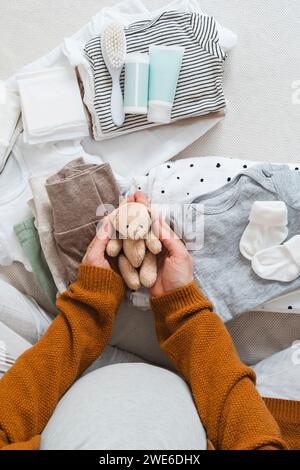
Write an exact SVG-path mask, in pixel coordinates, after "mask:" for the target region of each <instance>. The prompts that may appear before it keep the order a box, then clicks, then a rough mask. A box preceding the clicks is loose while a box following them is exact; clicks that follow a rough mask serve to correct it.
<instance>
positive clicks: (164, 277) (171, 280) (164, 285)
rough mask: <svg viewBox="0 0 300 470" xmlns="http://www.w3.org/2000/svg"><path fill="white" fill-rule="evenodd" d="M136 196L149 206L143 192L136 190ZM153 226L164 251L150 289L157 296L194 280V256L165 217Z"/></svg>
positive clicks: (159, 257)
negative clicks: (154, 280)
mask: <svg viewBox="0 0 300 470" xmlns="http://www.w3.org/2000/svg"><path fill="white" fill-rule="evenodd" d="M134 198H135V201H136V202H140V203H142V204H145V205H146V206H149V202H148V200H147V198H146V197H145V195H144V194H143V193H142V192H140V191H138V192H136V193H135V195H134ZM152 228H153V231H154V233H155V235H156V236H157V237H158V238H159V239H160V241H161V242H162V245H163V251H162V253H161V254H160V255H158V271H157V279H156V282H155V284H154V286H153V287H152V288H151V289H150V294H151V295H152V296H155V297H157V296H159V295H163V294H166V293H168V292H170V291H172V290H174V289H178V288H180V287H184V286H186V285H187V284H189V283H190V282H192V281H193V280H194V275H193V258H192V257H191V255H190V254H189V252H188V251H187V249H186V247H185V245H184V243H183V242H182V241H181V240H180V238H179V237H178V235H176V233H175V232H174V231H173V230H172V229H171V228H170V226H169V225H168V224H167V223H166V222H165V221H164V220H163V219H160V218H158V219H156V220H154V222H153V226H152Z"/></svg>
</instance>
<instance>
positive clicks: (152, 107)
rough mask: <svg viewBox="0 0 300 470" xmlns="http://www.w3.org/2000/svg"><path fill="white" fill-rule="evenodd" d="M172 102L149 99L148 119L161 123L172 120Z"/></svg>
mask: <svg viewBox="0 0 300 470" xmlns="http://www.w3.org/2000/svg"><path fill="white" fill-rule="evenodd" d="M172 106H173V104H172V103H166V102H165V101H149V109H148V121H149V122H157V123H161V124H168V123H169V122H171V113H172Z"/></svg>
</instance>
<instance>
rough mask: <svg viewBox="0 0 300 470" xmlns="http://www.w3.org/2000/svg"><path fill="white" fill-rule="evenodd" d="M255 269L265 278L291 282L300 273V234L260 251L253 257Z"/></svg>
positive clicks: (253, 267)
mask: <svg viewBox="0 0 300 470" xmlns="http://www.w3.org/2000/svg"><path fill="white" fill-rule="evenodd" d="M252 269H253V271H254V272H255V273H256V274H257V275H258V276H260V277H262V278H263V279H269V280H273V281H282V282H291V281H293V280H294V279H296V278H297V277H298V276H299V275H300V235H295V236H294V237H293V238H291V239H290V240H288V241H287V242H286V243H284V244H283V245H280V246H273V247H271V248H267V249H266V250H262V251H259V252H258V253H256V255H255V256H254V257H253V259H252Z"/></svg>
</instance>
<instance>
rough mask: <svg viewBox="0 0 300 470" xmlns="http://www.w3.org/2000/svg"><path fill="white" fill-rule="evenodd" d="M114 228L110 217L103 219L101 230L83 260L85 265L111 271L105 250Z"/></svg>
mask: <svg viewBox="0 0 300 470" xmlns="http://www.w3.org/2000/svg"><path fill="white" fill-rule="evenodd" d="M111 232H112V228H111V224H110V221H109V217H108V216H106V217H104V218H103V221H102V224H101V227H100V229H99V230H98V232H97V234H96V236H95V238H94V239H93V240H92V241H91V243H90V244H89V246H88V249H87V251H86V254H85V255H84V258H83V260H82V263H83V264H89V265H90V266H98V267H100V268H106V269H111V266H110V264H109V262H108V260H107V259H106V257H105V249H106V246H107V244H108V242H109V240H110V236H111Z"/></svg>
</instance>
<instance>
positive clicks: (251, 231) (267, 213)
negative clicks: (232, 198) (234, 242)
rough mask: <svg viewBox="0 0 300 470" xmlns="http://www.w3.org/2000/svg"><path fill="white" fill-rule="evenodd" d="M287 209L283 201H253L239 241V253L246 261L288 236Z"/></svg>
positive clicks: (278, 243)
mask: <svg viewBox="0 0 300 470" xmlns="http://www.w3.org/2000/svg"><path fill="white" fill-rule="evenodd" d="M286 225H287V208H286V205H285V203H284V202H283V201H255V202H254V203H253V205H252V207H251V211H250V215H249V224H248V225H247V227H246V228H245V231H244V233H243V235H242V237H241V240H240V251H241V253H242V255H243V256H244V257H245V258H247V259H250V260H251V259H252V258H253V256H254V255H255V253H257V252H258V251H261V250H264V249H265V248H269V247H271V246H276V245H280V243H282V242H283V241H284V240H285V239H286V237H287V234H288V229H287V226H286Z"/></svg>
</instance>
